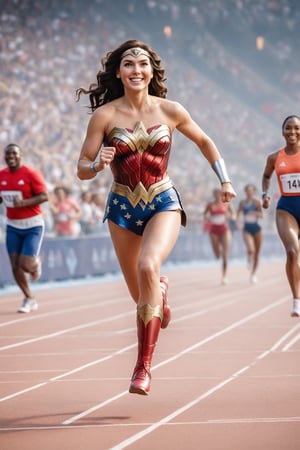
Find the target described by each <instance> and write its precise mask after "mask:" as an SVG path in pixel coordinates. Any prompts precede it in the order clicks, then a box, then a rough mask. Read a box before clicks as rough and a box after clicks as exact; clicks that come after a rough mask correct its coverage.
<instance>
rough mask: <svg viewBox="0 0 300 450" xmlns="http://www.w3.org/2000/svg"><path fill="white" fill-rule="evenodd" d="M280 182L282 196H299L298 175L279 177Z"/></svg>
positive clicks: (299, 182) (289, 174) (299, 176)
mask: <svg viewBox="0 0 300 450" xmlns="http://www.w3.org/2000/svg"><path fill="white" fill-rule="evenodd" d="M280 181H281V184H282V191H283V193H284V194H300V173H287V174H284V175H280Z"/></svg>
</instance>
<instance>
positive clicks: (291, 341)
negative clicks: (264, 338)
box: [282, 333, 300, 352]
mask: <svg viewBox="0 0 300 450" xmlns="http://www.w3.org/2000/svg"><path fill="white" fill-rule="evenodd" d="M299 339H300V333H299V334H297V336H295V337H294V338H293V339H291V340H290V342H288V343H287V344H286V345H285V346H284V347H283V349H282V351H283V352H286V351H288V350H289V349H290V348H291V347H292V346H293V345H294V344H295V343H296V342H297V341H299Z"/></svg>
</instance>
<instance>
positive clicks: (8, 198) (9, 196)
mask: <svg viewBox="0 0 300 450" xmlns="http://www.w3.org/2000/svg"><path fill="white" fill-rule="evenodd" d="M1 197H2V198H3V203H4V205H5V206H6V207H7V208H13V207H14V198H15V197H17V198H19V199H20V200H23V194H22V192H21V191H2V192H1Z"/></svg>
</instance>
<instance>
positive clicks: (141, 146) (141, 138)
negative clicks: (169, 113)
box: [106, 121, 171, 154]
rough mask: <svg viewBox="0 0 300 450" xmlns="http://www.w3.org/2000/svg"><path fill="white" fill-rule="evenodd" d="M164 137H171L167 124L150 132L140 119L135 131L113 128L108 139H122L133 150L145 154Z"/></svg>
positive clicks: (109, 140)
mask: <svg viewBox="0 0 300 450" xmlns="http://www.w3.org/2000/svg"><path fill="white" fill-rule="evenodd" d="M164 137H167V138H168V141H170V139H171V133H170V129H169V127H168V126H167V125H160V126H159V127H158V128H154V129H152V130H151V132H150V133H148V132H147V130H146V128H145V125H144V124H143V122H141V121H139V122H137V123H136V124H135V126H134V129H133V131H128V130H126V128H117V127H115V128H113V129H112V130H111V132H110V133H109V134H108V136H107V138H106V141H107V142H111V141H112V139H120V140H122V141H123V142H124V143H125V144H126V145H128V147H129V148H130V150H132V151H133V152H135V151H138V152H139V153H140V154H143V153H144V151H145V150H147V148H148V147H154V145H155V144H156V143H157V142H158V141H159V140H160V139H162V138H164Z"/></svg>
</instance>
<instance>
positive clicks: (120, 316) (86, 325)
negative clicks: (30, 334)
mask: <svg viewBox="0 0 300 450" xmlns="http://www.w3.org/2000/svg"><path fill="white" fill-rule="evenodd" d="M127 316H132V311H129V312H124V313H122V314H118V315H115V316H110V317H107V318H105V319H99V320H94V321H92V322H87V323H84V324H82V325H77V326H75V327H70V328H64V329H63V330H60V331H55V332H54V333H49V334H44V335H43V336H39V337H35V338H32V339H27V340H25V341H20V342H15V343H14V344H9V345H5V346H3V347H0V351H3V350H8V349H11V348H15V347H21V346H22V345H26V344H32V343H34V342H39V341H44V340H45V339H50V338H54V337H57V336H61V335H63V334H66V333H71V332H72V331H78V330H84V329H85V328H89V327H94V326H96V325H100V324H103V323H107V322H112V321H114V320H119V319H124V317H127Z"/></svg>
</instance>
